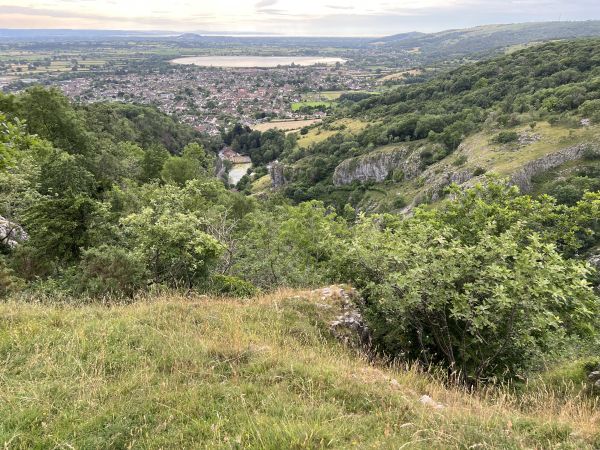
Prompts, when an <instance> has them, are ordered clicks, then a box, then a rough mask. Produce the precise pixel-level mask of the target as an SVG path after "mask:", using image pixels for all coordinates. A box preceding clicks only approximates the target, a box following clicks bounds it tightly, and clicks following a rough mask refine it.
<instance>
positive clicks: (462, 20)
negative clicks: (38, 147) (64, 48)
mask: <svg viewBox="0 0 600 450" xmlns="http://www.w3.org/2000/svg"><path fill="white" fill-rule="evenodd" d="M586 19H600V0H571V1H566V0H413V1H404V0H249V1H245V0H168V1H167V0H127V1H120V0H99V1H97V0H0V28H94V29H130V30H173V31H201V30H206V31H229V32H260V33H273V34H288V35H319V36H334V35H337V36H383V35H389V34H394V33H401V32H405V31H413V30H417V31H427V32H429V31H438V30H443V29H448V28H464V27H469V26H475V25H483V24H490V23H513V22H531V21H550V20H586Z"/></svg>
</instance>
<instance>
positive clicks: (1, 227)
mask: <svg viewBox="0 0 600 450" xmlns="http://www.w3.org/2000/svg"><path fill="white" fill-rule="evenodd" d="M27 238H28V236H27V233H26V232H25V230H24V229H23V228H22V227H21V226H20V225H18V224H16V223H14V222H11V221H10V220H8V219H5V218H4V217H2V216H0V245H6V246H8V247H10V248H15V247H16V246H17V245H19V243H21V242H23V241H25V240H27Z"/></svg>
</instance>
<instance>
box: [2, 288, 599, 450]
mask: <svg viewBox="0 0 600 450" xmlns="http://www.w3.org/2000/svg"><path fill="white" fill-rule="evenodd" d="M336 303H337V302H336V301H335V300H323V299H320V298H318V297H312V298H311V296H310V295H309V294H308V293H299V292H292V291H289V292H280V293H279V294H277V295H271V296H266V297H261V298H257V299H253V300H249V301H245V302H242V301H235V300H216V299H207V298H191V299H184V298H164V299H159V300H155V301H152V302H139V303H136V304H133V305H130V306H114V307H110V308H108V307H103V306H80V307H70V306H64V307H59V306H43V305H26V304H17V303H10V302H9V303H5V304H2V305H0V443H1V444H4V445H5V447H6V448H36V447H37V448H159V447H162V448H184V447H185V448H190V447H210V448H215V447H221V448H273V449H280V448H323V447H330V448H401V447H402V446H404V448H523V447H528V448H550V447H553V448H557V447H560V448H593V447H594V446H598V445H600V436H599V435H598V434H596V435H594V433H597V430H598V425H599V421H600V418H599V412H598V410H596V412H592V409H591V406H589V405H587V406H586V405H584V404H581V403H579V404H578V403H573V402H562V401H561V400H559V399H557V398H555V397H554V396H553V395H552V394H550V393H548V394H543V393H539V392H538V393H531V394H529V395H528V396H527V397H526V398H522V399H521V400H520V404H517V403H519V402H517V401H516V400H515V399H514V398H513V397H511V396H509V395H506V394H503V393H497V392H488V393H487V394H486V395H483V394H477V395H475V394H471V395H467V394H465V393H461V392H459V391H457V390H452V389H447V388H444V387H443V386H442V385H440V384H439V383H437V382H435V381H431V380H428V379H427V378H426V377H425V376H423V375H420V374H418V373H416V372H415V371H400V370H393V369H389V368H388V369H386V368H383V367H378V366H375V365H370V364H369V363H367V361H366V360H365V359H364V358H362V357H361V356H360V355H358V354H357V353H356V352H353V351H350V350H348V349H346V348H344V347H342V346H341V345H340V344H338V343H337V342H335V341H333V340H332V338H331V337H330V335H329V332H328V331H327V326H326V323H327V321H328V320H330V319H331V318H332V317H334V316H335V315H336V314H337V313H338V309H339V305H338V304H336ZM391 380H397V383H396V382H394V381H391ZM422 394H429V395H431V396H432V397H433V398H434V399H436V400H437V401H440V402H443V403H444V404H446V405H447V408H445V409H443V410H435V409H432V408H430V407H427V406H424V405H421V404H420V403H419V402H418V399H419V396H420V395H422ZM405 444H406V445H405Z"/></svg>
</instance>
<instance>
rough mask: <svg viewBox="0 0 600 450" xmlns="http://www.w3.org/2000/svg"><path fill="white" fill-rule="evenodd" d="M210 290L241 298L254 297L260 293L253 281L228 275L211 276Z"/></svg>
mask: <svg viewBox="0 0 600 450" xmlns="http://www.w3.org/2000/svg"><path fill="white" fill-rule="evenodd" d="M209 291H210V292H212V293H214V294H219V295H227V296H231V297H241V298H248V297H253V296H255V295H256V294H257V293H258V289H257V288H256V286H254V285H253V284H252V283H249V282H247V281H244V280H242V279H240V278H237V277H232V276H227V275H213V276H212V277H210V281H209Z"/></svg>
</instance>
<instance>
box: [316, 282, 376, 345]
mask: <svg viewBox="0 0 600 450" xmlns="http://www.w3.org/2000/svg"><path fill="white" fill-rule="evenodd" d="M332 297H335V298H339V299H341V301H342V308H343V313H342V315H340V316H338V317H337V318H336V320H334V321H333V322H331V324H330V329H331V332H332V333H333V335H334V336H335V337H336V338H338V339H339V340H340V341H342V342H344V343H345V344H346V345H349V346H352V347H361V348H368V347H370V346H371V332H370V330H369V328H368V327H367V325H366V324H365V321H364V319H363V317H362V315H361V314H360V311H359V310H358V307H357V301H358V294H357V293H356V291H355V290H354V289H351V290H349V291H347V290H345V289H343V288H339V287H337V286H332V287H330V288H325V289H321V298H323V299H326V298H332Z"/></svg>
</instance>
